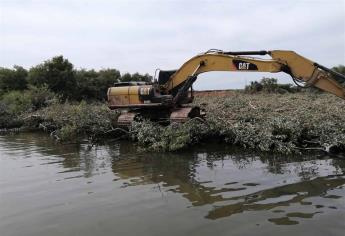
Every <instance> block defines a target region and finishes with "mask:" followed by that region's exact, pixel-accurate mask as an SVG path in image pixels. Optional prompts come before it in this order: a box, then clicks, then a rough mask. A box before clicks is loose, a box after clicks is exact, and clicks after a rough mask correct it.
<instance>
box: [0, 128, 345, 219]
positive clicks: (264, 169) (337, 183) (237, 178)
mask: <svg viewBox="0 0 345 236" xmlns="http://www.w3.org/2000/svg"><path fill="white" fill-rule="evenodd" d="M0 153H3V154H2V155H5V154H6V156H7V157H9V158H14V159H16V158H20V157H25V158H30V157H31V158H32V157H34V156H35V153H40V155H41V160H40V165H56V167H57V168H56V171H57V174H58V175H59V174H60V175H64V174H68V173H69V174H73V175H67V176H64V178H65V179H70V178H92V177H93V176H97V175H102V174H105V173H109V172H110V171H111V172H112V177H111V178H112V181H113V183H114V184H117V185H118V188H117V190H116V191H127V189H130V188H134V187H136V186H150V188H152V191H159V192H161V193H162V194H163V195H164V194H170V193H171V194H173V195H174V196H177V197H182V198H183V199H186V200H187V201H188V203H189V204H188V205H187V206H186V207H187V208H198V207H204V208H202V209H204V211H203V212H204V213H203V215H202V217H204V218H205V219H209V220H217V219H220V218H226V217H233V216H235V215H238V214H243V213H250V212H266V213H268V214H265V215H264V216H262V217H266V221H267V222H270V223H273V224H275V225H295V224H299V223H300V222H301V221H302V220H308V219H312V218H313V217H314V216H316V215H319V214H323V213H327V212H329V211H334V210H341V211H344V210H345V209H344V206H342V204H343V202H344V197H345V191H344V188H343V187H344V186H345V175H344V172H345V161H344V160H341V159H333V158H331V157H328V156H317V155H315V154H314V155H310V156H303V157H300V156H298V157H293V156H290V157H280V156H272V155H256V154H253V153H245V152H243V150H236V149H234V148H231V147H222V150H220V146H219V145H207V146H205V147H199V148H194V149H191V150H188V151H184V152H181V153H145V152H139V151H138V150H137V149H136V147H135V146H133V145H132V144H130V143H126V142H121V143H109V144H105V145H102V146H98V147H93V148H91V149H90V148H89V146H88V145H87V144H69V145H61V144H55V143H54V142H53V141H52V140H51V139H50V138H49V137H47V136H42V135H41V134H37V135H35V134H22V135H15V136H6V137H0ZM111 172H110V173H111ZM88 183H89V182H88ZM117 185H116V186H117ZM152 186H154V187H152ZM339 208H340V209H339Z"/></svg>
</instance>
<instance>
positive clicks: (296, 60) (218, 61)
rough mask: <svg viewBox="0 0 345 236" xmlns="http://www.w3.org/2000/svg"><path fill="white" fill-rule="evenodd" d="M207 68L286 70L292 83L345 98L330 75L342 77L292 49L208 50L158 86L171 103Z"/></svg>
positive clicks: (178, 99) (248, 70) (258, 70)
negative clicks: (312, 87) (166, 94)
mask: <svg viewBox="0 0 345 236" xmlns="http://www.w3.org/2000/svg"><path fill="white" fill-rule="evenodd" d="M252 55H269V56H270V57H271V59H261V58H257V57H249V56H252ZM208 71H240V72H272V73H276V72H285V73H287V74H289V75H290V76H291V77H292V79H293V80H294V81H295V82H303V83H304V84H305V86H315V87H318V88H320V89H321V90H324V91H327V92H329V93H332V94H334V95H336V96H338V97H341V98H343V99H345V88H344V87H343V86H342V85H341V84H340V83H339V82H338V81H337V80H335V79H334V78H333V76H337V77H338V78H341V79H343V80H344V81H345V76H344V75H342V74H339V73H337V72H335V71H332V70H330V69H328V68H326V67H324V66H321V65H319V64H317V63H315V62H313V61H311V60H309V59H307V58H305V57H302V56H300V55H299V54H297V53H295V52H293V51H283V50H274V51H253V52H223V51H219V50H211V51H208V52H206V53H204V54H200V55H197V56H195V57H193V58H191V59H190V60H188V61H187V62H185V63H184V64H183V65H182V66H181V67H180V69H178V70H177V71H176V72H175V73H174V74H173V75H172V76H171V77H170V79H169V80H168V81H167V82H166V83H165V84H163V85H161V89H162V90H163V91H165V92H166V93H168V94H174V98H173V101H174V103H179V102H180V98H181V97H182V96H183V94H185V92H186V91H187V90H188V89H189V88H190V87H191V86H192V84H193V83H194V81H195V80H196V77H197V76H198V75H199V74H201V73H204V72H208Z"/></svg>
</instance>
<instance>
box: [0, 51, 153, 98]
mask: <svg viewBox="0 0 345 236" xmlns="http://www.w3.org/2000/svg"><path fill="white" fill-rule="evenodd" d="M128 81H146V82H151V81H152V76H150V75H149V74H139V73H134V74H130V73H124V74H121V73H120V71H118V70H117V69H112V68H109V69H101V70H98V71H97V70H93V69H91V70H87V69H75V68H74V66H73V64H72V63H71V62H69V61H68V59H66V58H64V57H63V56H56V57H53V58H51V59H49V60H47V61H44V62H43V63H41V64H39V65H36V66H34V67H32V68H30V69H29V70H26V69H25V68H23V67H21V66H14V67H13V68H12V69H10V68H2V67H0V96H3V95H4V94H6V93H9V92H11V91H24V90H25V91H27V90H37V89H43V90H49V91H50V92H52V93H54V94H56V95H58V96H59V98H60V99H61V100H67V99H68V100H76V101H80V100H100V101H102V100H105V99H106V93H107V88H108V87H111V86H113V84H114V83H117V82H128Z"/></svg>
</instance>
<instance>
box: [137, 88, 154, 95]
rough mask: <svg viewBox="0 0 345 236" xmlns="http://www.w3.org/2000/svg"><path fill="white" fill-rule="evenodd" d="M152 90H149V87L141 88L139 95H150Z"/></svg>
mask: <svg viewBox="0 0 345 236" xmlns="http://www.w3.org/2000/svg"><path fill="white" fill-rule="evenodd" d="M150 90H151V88H149V87H144V88H140V90H139V94H140V95H150Z"/></svg>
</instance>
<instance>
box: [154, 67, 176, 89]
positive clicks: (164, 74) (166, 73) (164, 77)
mask: <svg viewBox="0 0 345 236" xmlns="http://www.w3.org/2000/svg"><path fill="white" fill-rule="evenodd" d="M176 71H177V70H160V71H159V74H158V84H159V85H163V84H166V83H167V82H168V80H169V79H170V77H171V76H172V75H173V74H175V72H176Z"/></svg>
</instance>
